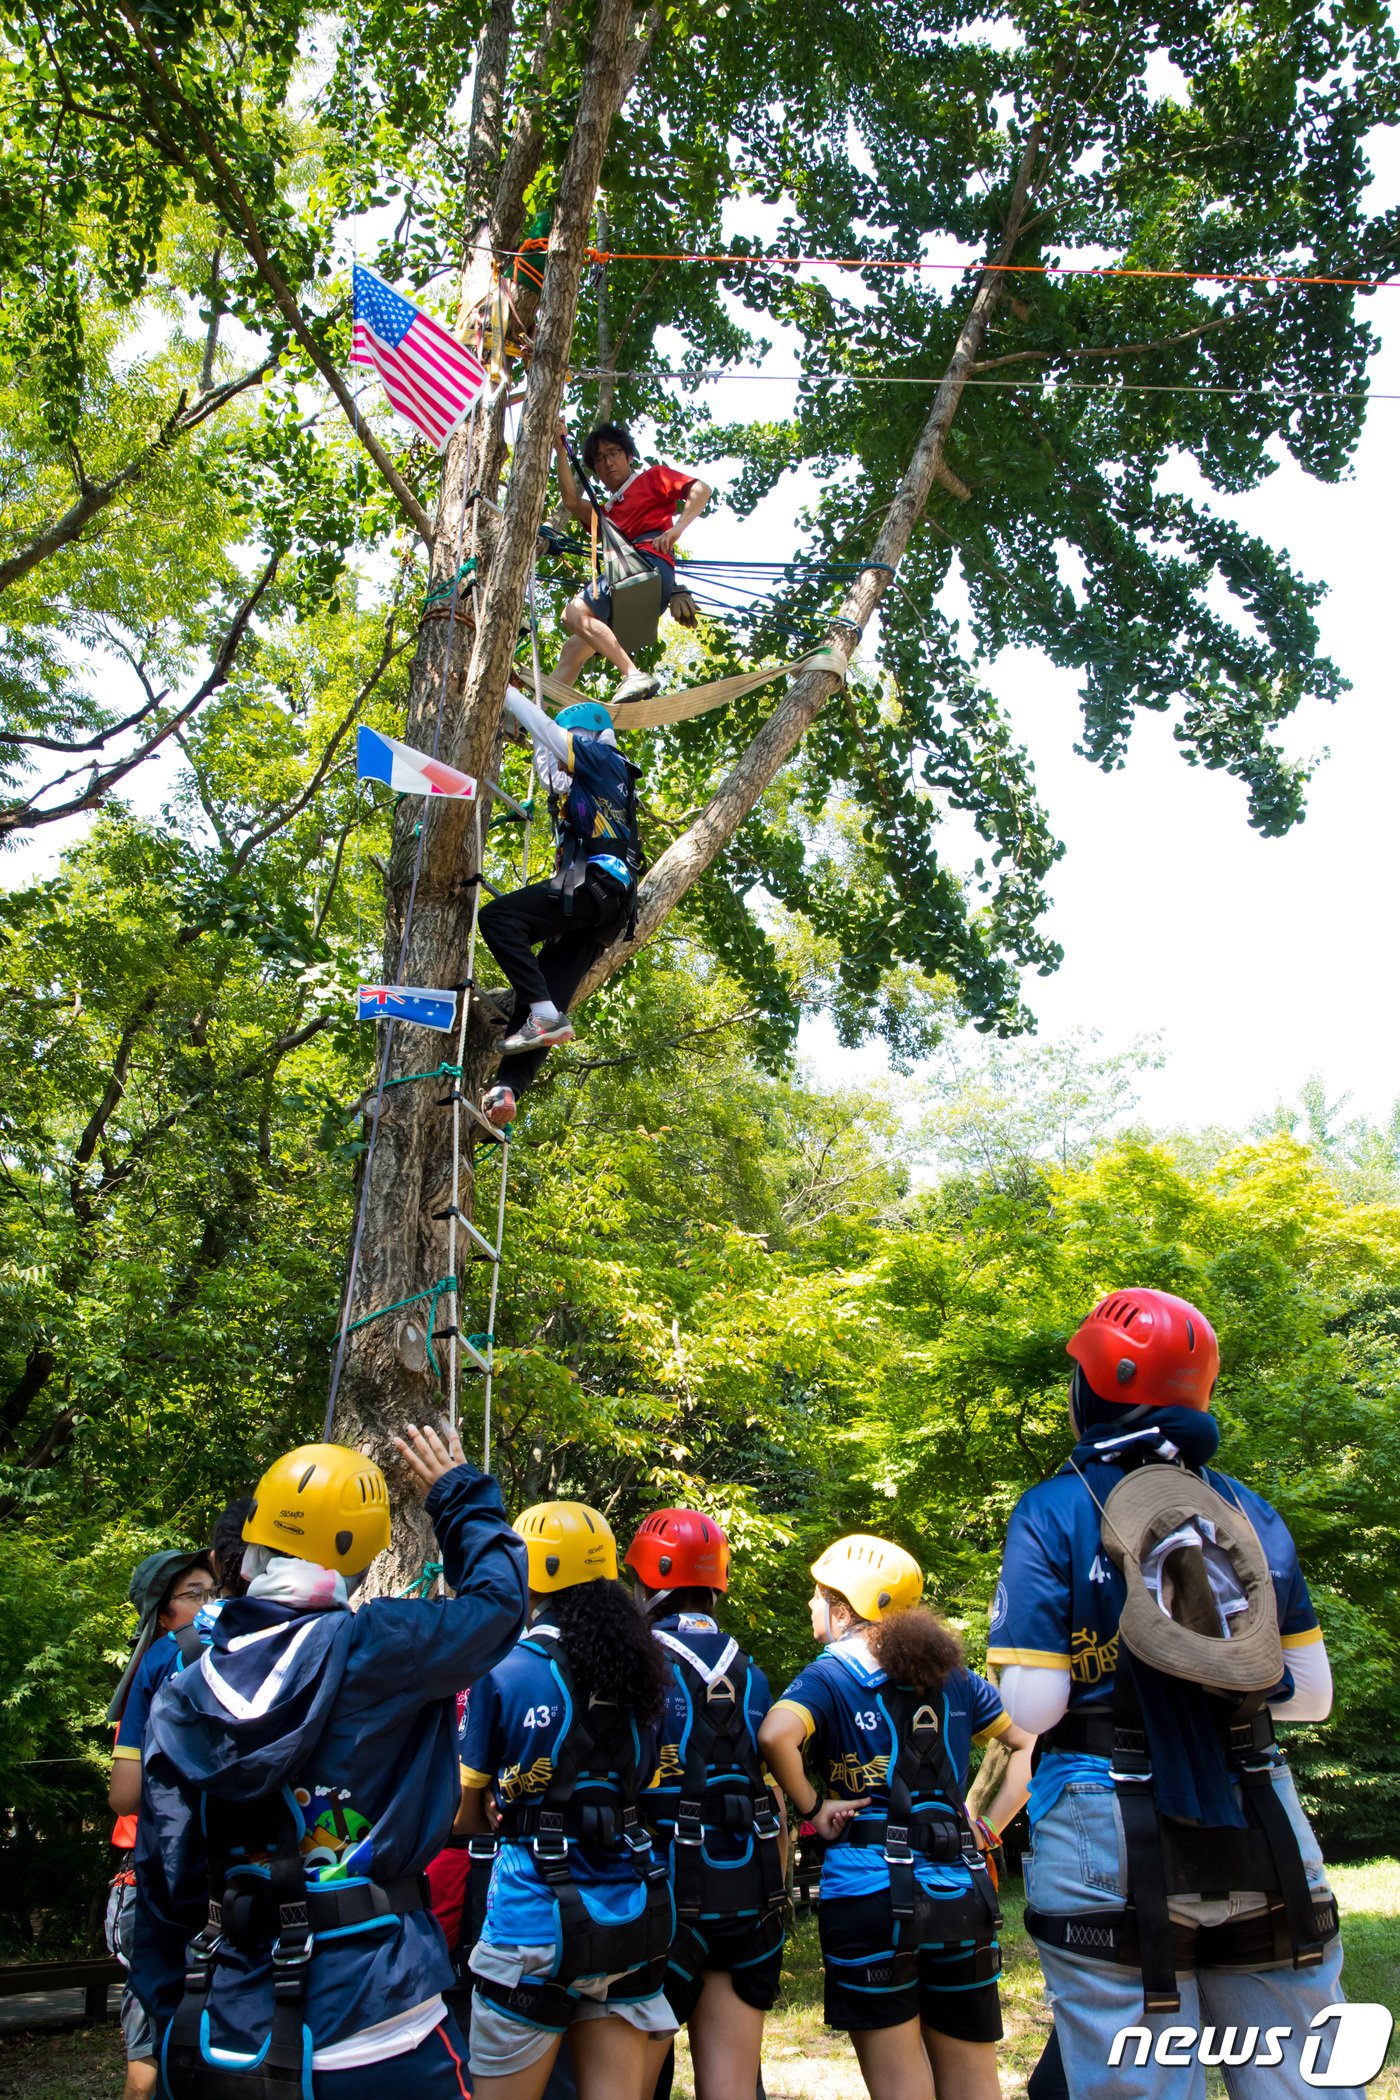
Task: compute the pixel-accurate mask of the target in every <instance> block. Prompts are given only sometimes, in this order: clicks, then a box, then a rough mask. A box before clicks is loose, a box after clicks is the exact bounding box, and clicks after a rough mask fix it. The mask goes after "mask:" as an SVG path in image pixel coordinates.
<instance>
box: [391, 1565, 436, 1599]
mask: <svg viewBox="0 0 1400 2100" xmlns="http://www.w3.org/2000/svg"><path fill="white" fill-rule="evenodd" d="M441 1573H442V1562H441V1561H440V1560H425V1561H424V1563H423V1572H422V1574H421V1575H419V1576H418V1577H416V1579H415V1580H414V1581H412V1582H411V1583H410V1584H409V1585H408V1588H407V1589H406V1590H403V1591H401V1592H400V1595H401V1596H404V1597H426V1596H428V1595H429V1593H430V1592H431V1590H432V1587H433V1584H434V1583H435V1582H436V1581H437V1579H438V1577H439V1575H441Z"/></svg>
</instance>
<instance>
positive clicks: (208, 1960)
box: [185, 1903, 223, 1993]
mask: <svg viewBox="0 0 1400 2100" xmlns="http://www.w3.org/2000/svg"><path fill="white" fill-rule="evenodd" d="M216 1908H217V1906H216V1905H215V1904H213V1903H211V1904H210V1906H209V1912H210V1916H209V1922H208V1924H207V1925H205V1926H203V1927H202V1928H201V1930H200V1931H199V1932H197V1933H196V1934H195V1936H194V1938H193V1939H192V1940H191V1941H190V1943H189V1946H188V1948H187V1949H186V1953H187V1956H188V1966H187V1967H186V1969H185V1989H186V1990H187V1991H199V1992H201V1993H202V1992H204V1991H207V1990H208V1988H209V1980H210V1973H211V1971H212V1969H213V1967H214V1957H215V1955H216V1954H217V1953H218V1951H219V1948H220V1946H221V1945H222V1944H223V1932H222V1930H221V1929H220V1926H219V1923H218V1921H217V1920H216V1919H215V1917H214V1915H213V1913H214V1911H215V1909H216Z"/></svg>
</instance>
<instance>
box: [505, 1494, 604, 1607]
mask: <svg viewBox="0 0 1400 2100" xmlns="http://www.w3.org/2000/svg"><path fill="white" fill-rule="evenodd" d="M515 1528H516V1530H517V1531H518V1532H519V1534H520V1536H521V1538H523V1539H524V1541H525V1552H526V1555H527V1558H528V1560H529V1563H530V1587H531V1589H532V1590H539V1591H545V1590H569V1589H572V1588H573V1586H574V1584H575V1583H578V1582H603V1581H607V1582H616V1580H617V1540H616V1539H615V1538H614V1537H613V1535H612V1527H611V1525H610V1524H609V1523H608V1520H607V1518H606V1517H604V1516H601V1515H600V1514H599V1512H598V1511H597V1510H596V1509H590V1508H589V1506H588V1504H587V1503H586V1502H536V1503H535V1504H534V1506H533V1508H531V1509H526V1510H522V1511H521V1513H520V1515H519V1516H518V1517H517V1518H516V1520H515Z"/></svg>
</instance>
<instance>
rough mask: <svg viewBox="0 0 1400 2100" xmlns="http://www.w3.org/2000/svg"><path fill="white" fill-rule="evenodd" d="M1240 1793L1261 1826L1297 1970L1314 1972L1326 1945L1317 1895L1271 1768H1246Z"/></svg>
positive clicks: (1242, 1776)
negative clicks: (1318, 1916)
mask: <svg viewBox="0 0 1400 2100" xmlns="http://www.w3.org/2000/svg"><path fill="white" fill-rule="evenodd" d="M1240 1789H1241V1793H1242V1796H1243V1799H1244V1804H1245V1812H1246V1814H1248V1815H1250V1816H1252V1817H1253V1818H1254V1819H1255V1820H1256V1821H1257V1822H1258V1826H1259V1828H1260V1829H1261V1830H1262V1831H1263V1833H1264V1838H1265V1842H1266V1843H1267V1845H1268V1848H1269V1854H1270V1857H1271V1859H1272V1861H1273V1868H1274V1875H1275V1882H1276V1886H1277V1888H1278V1891H1279V1894H1280V1895H1281V1896H1282V1898H1283V1909H1284V1915H1285V1917H1286V1918H1287V1920H1288V1933H1289V1938H1290V1940H1291V1941H1292V1946H1293V1966H1294V1968H1295V1969H1315V1968H1316V1967H1317V1966H1318V1964H1319V1962H1320V1961H1321V1960H1322V1957H1323V1954H1324V1952H1325V1948H1326V1941H1325V1939H1323V1938H1320V1937H1319V1936H1318V1930H1317V1922H1316V1911H1315V1904H1314V1895H1313V1891H1312V1889H1311V1888H1310V1887H1309V1885H1308V1874H1307V1868H1306V1867H1305V1866H1304V1864H1303V1854H1302V1850H1301V1848H1300V1846H1299V1844H1298V1839H1297V1836H1296V1835H1295V1833H1294V1829H1293V1825H1292V1824H1291V1823H1290V1822H1289V1820H1288V1813H1287V1811H1286V1809H1285V1808H1284V1805H1283V1803H1282V1802H1281V1801H1280V1800H1279V1797H1278V1795H1277V1794H1276V1793H1275V1792H1274V1782H1273V1777H1272V1767H1271V1766H1269V1765H1266V1764H1255V1765H1245V1766H1244V1767H1243V1768H1242V1769H1241V1772H1240Z"/></svg>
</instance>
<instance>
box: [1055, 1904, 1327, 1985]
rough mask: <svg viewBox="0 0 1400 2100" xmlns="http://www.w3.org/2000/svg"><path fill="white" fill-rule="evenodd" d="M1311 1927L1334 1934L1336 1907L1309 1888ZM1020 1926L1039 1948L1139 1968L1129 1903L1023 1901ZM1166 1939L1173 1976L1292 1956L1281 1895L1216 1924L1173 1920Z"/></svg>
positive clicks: (1270, 1963) (1268, 1963) (1274, 1963)
mask: <svg viewBox="0 0 1400 2100" xmlns="http://www.w3.org/2000/svg"><path fill="white" fill-rule="evenodd" d="M1312 1929H1313V1932H1314V1933H1315V1935H1316V1936H1317V1937H1318V1938H1319V1939H1320V1940H1321V1941H1322V1942H1323V1943H1324V1944H1325V1943H1326V1942H1328V1941H1330V1940H1334V1939H1335V1938H1336V1936H1337V1933H1338V1930H1339V1922H1338V1918H1337V1905H1336V1901H1335V1899H1334V1898H1333V1896H1332V1895H1331V1894H1330V1892H1328V1891H1325V1890H1317V1891H1315V1892H1314V1896H1313V1901H1312ZM1026 1930H1027V1932H1028V1933H1029V1934H1030V1935H1031V1938H1032V1939H1033V1940H1036V1941H1037V1942H1038V1943H1039V1944H1041V1945H1042V1946H1047V1947H1057V1948H1059V1950H1060V1951H1061V1953H1063V1954H1069V1955H1072V1956H1073V1957H1074V1958H1075V1959H1076V1960H1078V1961H1092V1962H1104V1963H1106V1964H1108V1965H1109V1966H1110V1967H1112V1968H1117V1969H1129V1970H1136V1971H1137V1972H1138V1973H1139V1974H1140V1973H1141V1971H1142V1951H1141V1945H1140V1939H1139V1932H1138V1915H1137V1910H1136V1908H1135V1906H1134V1905H1133V1904H1131V1903H1130V1904H1128V1906H1127V1907H1126V1909H1123V1910H1078V1911H1070V1912H1053V1911H1042V1910H1037V1909H1035V1907H1034V1906H1033V1905H1028V1906H1027V1909H1026ZM1171 1940H1172V1958H1173V1962H1174V1965H1175V1968H1176V1971H1177V1973H1178V1974H1179V1975H1191V1974H1194V1972H1195V1971H1196V1970H1197V1969H1237V1970H1241V1971H1249V1972H1253V1971H1256V1970H1259V1969H1267V1968H1271V1967H1272V1968H1276V1967H1279V1966H1281V1965H1282V1964H1283V1963H1285V1962H1287V1961H1289V1960H1291V1958H1292V1940H1291V1937H1290V1927H1289V1922H1288V1916H1287V1913H1286V1911H1285V1909H1284V1906H1283V1902H1282V1899H1281V1898H1276V1899H1274V1900H1272V1901H1271V1902H1270V1903H1269V1904H1268V1906H1267V1908H1266V1909H1264V1910H1262V1911H1256V1912H1255V1913H1254V1914H1253V1915H1252V1916H1250V1917H1247V1918H1228V1919H1226V1921H1225V1922H1224V1924H1221V1925H1192V1924H1187V1923H1185V1922H1183V1921H1180V1920H1178V1919H1175V1918H1174V1919H1173V1920H1172V1923H1171Z"/></svg>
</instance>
